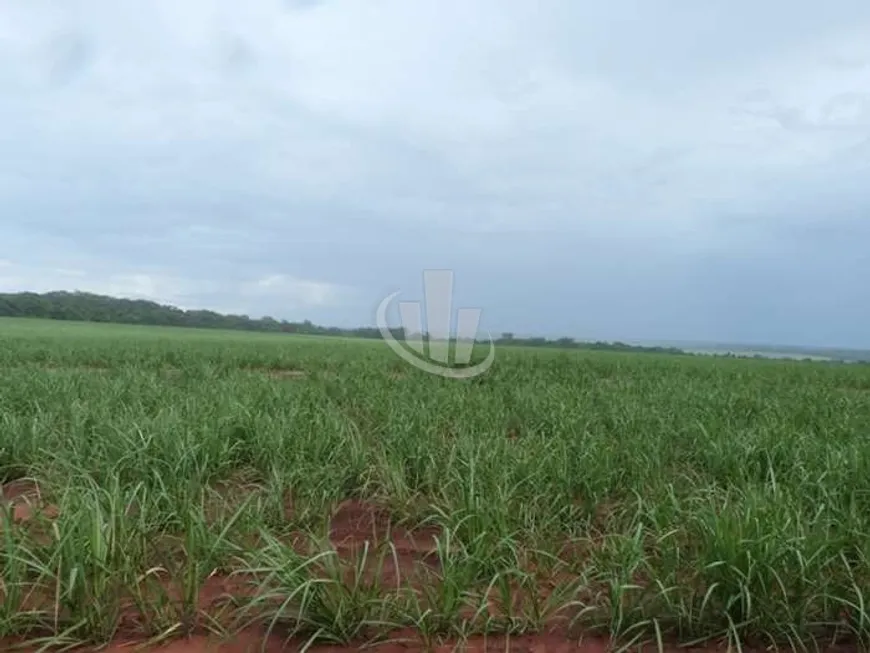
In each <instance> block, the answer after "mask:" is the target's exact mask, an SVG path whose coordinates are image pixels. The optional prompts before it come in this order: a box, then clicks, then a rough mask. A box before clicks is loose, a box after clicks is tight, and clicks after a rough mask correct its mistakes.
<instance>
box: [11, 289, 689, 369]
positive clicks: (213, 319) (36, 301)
mask: <svg viewBox="0 0 870 653" xmlns="http://www.w3.org/2000/svg"><path fill="white" fill-rule="evenodd" d="M0 316H2V317H29V318H43V319H50V320H69V321H77V322H103V323H114V324H140V325H153V326H175V327H192V328H198V329H229V330H236V331H259V332H272V333H297V334H305V335H318V336H342V337H349V338H371V339H375V338H380V337H381V332H380V330H379V329H377V328H375V327H357V328H353V329H343V328H339V327H328V326H321V325H318V324H313V323H312V322H311V321H310V320H303V321H301V322H294V321H289V320H277V319H275V318H272V317H261V318H252V317H249V316H247V315H232V314H230V315H225V314H222V313H217V312H215V311H209V310H184V309H181V308H177V307H175V306H170V305H167V304H158V303H157V302H153V301H148V300H144V299H125V298H119V297H110V296H107V295H98V294H94V293H88V292H81V291H72V292H70V291H63V290H59V291H53V292H47V293H34V292H19V293H0ZM391 331H392V333H393V335H394V336H395V337H396V338H398V339H401V338H403V337H404V330H403V329H401V328H393V329H391ZM422 337H423V339H424V340H425V339H428V336H427V334H425V333H424V334H423V335H422ZM495 343H496V344H497V345H502V346H503V345H513V346H523V347H559V348H566V349H579V348H583V349H600V350H614V351H644V352H655V353H670V354H683V353H685V352H683V351H682V350H680V349H677V348H675V347H645V346H640V345H629V344H626V343H622V342H600V341H599V342H583V341H577V340H574V339H573V338H557V339H548V338H540V337H536V338H521V337H516V336H515V335H514V334H512V333H508V332H506V333H502V334H501V336H500V337H499V338H496V339H495Z"/></svg>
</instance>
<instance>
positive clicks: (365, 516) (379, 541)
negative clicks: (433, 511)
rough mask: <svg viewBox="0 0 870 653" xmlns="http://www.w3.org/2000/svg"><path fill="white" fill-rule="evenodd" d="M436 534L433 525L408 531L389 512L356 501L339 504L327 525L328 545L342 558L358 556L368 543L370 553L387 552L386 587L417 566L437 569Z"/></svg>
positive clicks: (383, 570)
mask: <svg viewBox="0 0 870 653" xmlns="http://www.w3.org/2000/svg"><path fill="white" fill-rule="evenodd" d="M439 533H440V529H439V528H437V527H434V526H426V527H422V528H419V527H418V528H415V529H411V528H407V527H405V526H402V525H397V524H394V523H393V522H392V519H391V516H390V513H389V511H387V510H386V509H384V508H381V507H378V506H376V505H372V504H370V503H366V502H364V501H358V500H350V501H345V502H343V503H341V504H340V505H339V506H338V507H337V509H336V510H335V512H334V513H333V515H332V519H331V520H330V525H329V539H330V542H331V543H332V545H333V546H334V547H335V550H336V552H337V553H338V554H339V555H341V556H342V557H343V558H344V557H356V556H358V555H360V554H361V553H362V551H363V550H364V547H365V546H366V544H367V543H368V546H369V550H370V551H371V550H372V549H374V548H378V549H381V550H384V551H385V552H386V556H385V559H384V566H383V568H382V569H381V574H382V575H383V576H384V578H383V579H382V580H383V581H384V583H386V584H393V583H395V581H396V580H398V579H399V577H400V576H404V577H407V576H408V575H409V574H410V573H412V572H413V571H414V570H415V569H416V567H417V566H418V564H419V563H424V564H426V565H429V566H437V564H438V560H437V556H436V555H435V538H436V537H438V535H439Z"/></svg>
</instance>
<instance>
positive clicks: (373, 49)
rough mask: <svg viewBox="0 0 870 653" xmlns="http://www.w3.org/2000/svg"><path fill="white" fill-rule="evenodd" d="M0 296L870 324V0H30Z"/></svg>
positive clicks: (559, 318)
mask: <svg viewBox="0 0 870 653" xmlns="http://www.w3.org/2000/svg"><path fill="white" fill-rule="evenodd" d="M0 152H2V156H0V198H2V200H3V211H2V218H0V236H2V238H0V291H2V292H17V291H25V290H27V291H37V292H45V291H49V290H61V289H65V290H76V289H78V290H85V291H90V292H98V293H104V294H110V295H115V296H123V297H135V298H145V299H151V300H155V301H159V302H162V303H170V304H173V305H176V306H179V307H182V308H210V309H213V310H217V311H220V312H234V313H244V314H248V315H251V316H262V315H271V316H274V317H276V318H278V319H290V320H303V319H310V320H311V321H313V322H315V323H318V324H327V325H336V326H361V325H373V324H374V323H375V311H376V308H377V305H378V304H379V303H380V301H381V299H383V298H384V297H385V296H387V295H388V294H390V293H393V292H395V291H401V298H402V299H406V300H414V299H421V298H422V292H423V286H422V273H423V271H424V270H426V269H450V270H453V272H454V275H455V277H454V278H455V288H454V290H455V294H454V306H467V307H477V308H480V309H481V311H482V317H481V327H482V328H483V329H485V330H489V331H491V332H493V333H500V332H503V331H511V332H514V333H517V334H523V335H545V336H551V337H558V336H563V335H567V336H572V337H576V338H582V339H603V340H625V341H701V342H709V341H718V342H728V343H750V344H751V343H758V344H784V345H815V346H820V345H821V346H824V345H829V346H841V347H868V348H870V328H868V325H870V301H868V299H870V284H868V282H870V183H868V180H870V3H868V2H866V0H831V1H830V2H828V3H826V4H825V5H824V7H822V6H821V5H820V4H819V3H817V2H810V1H809V0H797V1H795V0H788V1H786V0H767V1H766V2H763V3H758V2H750V1H749V0H727V1H726V0H706V1H705V2H697V0H693V1H689V0H608V2H578V1H577V0H413V1H411V0H282V1H279V0H246V2H243V3H242V2H238V1H237V0H229V1H223V2H221V1H218V0H214V1H212V2H209V1H207V0H184V1H183V2H180V1H179V0H171V1H170V0H151V1H150V2H147V3H144V2H140V1H139V0H90V1H86V0H65V1H64V2H62V3H61V2H57V1H56V0H9V1H8V2H5V3H4V6H3V11H2V12H0Z"/></svg>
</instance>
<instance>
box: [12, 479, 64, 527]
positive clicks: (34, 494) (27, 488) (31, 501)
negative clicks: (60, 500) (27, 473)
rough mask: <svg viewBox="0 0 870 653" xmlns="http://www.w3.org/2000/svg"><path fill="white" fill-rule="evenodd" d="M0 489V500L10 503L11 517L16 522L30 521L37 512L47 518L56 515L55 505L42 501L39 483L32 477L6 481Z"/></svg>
mask: <svg viewBox="0 0 870 653" xmlns="http://www.w3.org/2000/svg"><path fill="white" fill-rule="evenodd" d="M0 490H2V492H0V500H2V502H3V504H11V505H12V518H13V519H14V520H15V521H16V522H26V521H30V520H31V519H32V518H33V517H35V516H36V515H37V514H42V515H44V516H45V517H47V518H49V519H54V518H55V517H57V507H56V506H53V505H51V504H47V503H45V501H43V499H42V493H41V492H40V489H39V485H38V484H37V483H36V481H34V480H32V479H26V478H21V479H16V480H14V481H8V482H6V483H3V484H2V486H0Z"/></svg>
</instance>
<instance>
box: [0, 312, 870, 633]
mask: <svg viewBox="0 0 870 653" xmlns="http://www.w3.org/2000/svg"><path fill="white" fill-rule="evenodd" d="M0 366H2V376H0V474H2V476H3V477H5V484H4V494H5V496H6V497H7V500H6V501H5V502H4V504H3V505H4V512H3V514H2V516H0V538H2V544H0V593H2V594H3V597H2V598H3V601H2V604H0V648H2V646H3V642H7V643H9V644H8V645H9V646H11V645H12V644H11V643H13V642H18V641H22V640H25V639H35V638H42V640H41V641H42V642H43V643H46V644H47V643H52V644H64V645H67V644H73V643H77V642H89V643H102V642H107V641H109V640H111V639H113V638H117V637H120V636H123V637H127V638H130V637H137V638H141V639H148V638H153V639H155V640H158V639H162V638H167V637H179V636H181V635H184V634H188V633H191V632H205V631H214V632H218V633H223V634H226V633H231V632H236V631H241V630H246V629H248V630H249V629H251V628H259V629H261V630H268V629H271V632H273V633H274V636H275V637H280V638H282V639H283V638H287V637H291V636H292V637H293V638H295V641H297V642H306V641H309V640H311V641H324V642H335V643H351V644H354V645H358V644H361V643H364V642H370V641H375V640H377V639H379V638H389V637H393V636H394V634H395V633H396V632H407V631H408V629H409V628H413V630H414V632H415V633H416V636H417V637H418V638H419V639H420V640H421V641H422V642H423V643H424V644H429V643H433V642H436V641H438V640H439V638H449V639H450V640H451V641H463V640H466V639H469V638H471V637H472V636H477V635H480V634H483V633H487V634H490V635H493V636H494V635H496V634H498V633H501V634H505V633H508V634H511V635H512V636H520V635H522V634H524V633H532V632H537V631H543V630H547V629H553V630H555V631H557V632H558V633H560V634H561V635H560V636H563V637H566V638H567V637H580V636H581V635H585V636H586V637H591V636H596V635H601V634H604V633H607V634H610V635H612V636H614V638H615V640H616V641H617V642H618V643H619V644H629V643H635V644H636V643H639V642H641V641H645V642H650V643H651V645H652V646H653V647H657V646H658V647H663V646H665V645H667V644H668V643H673V642H681V643H690V642H700V641H702V640H708V639H714V640H716V639H720V640H727V641H729V642H731V644H732V645H736V644H737V643H738V642H742V644H743V645H747V644H749V645H755V646H766V645H768V644H770V643H771V642H776V643H777V644H779V645H785V646H786V647H787V648H788V647H790V646H794V647H800V646H807V647H810V648H811V647H812V646H813V644H812V643H811V642H821V643H823V644H828V643H830V642H831V641H833V639H835V638H836V639H839V640H841V641H842V642H844V643H845V642H851V643H853V644H857V645H859V646H861V647H862V648H866V646H867V644H868V643H870V608H868V603H867V601H868V599H870V367H865V366H853V365H837V364H828V363H817V362H797V361H787V360H732V359H709V358H705V357H689V356H685V357H683V356H675V355H652V354H617V353H603V352H583V351H559V350H547V349H538V350H531V349H530V350H522V349H512V348H509V347H504V348H501V349H499V350H498V351H497V353H496V360H495V364H494V366H493V368H492V369H491V370H490V371H489V372H487V373H486V374H485V375H483V376H481V377H478V378H475V379H472V380H468V381H459V380H451V379H443V378H439V377H434V376H429V375H426V374H425V373H423V372H419V371H417V370H416V369H414V368H412V367H410V366H408V365H407V364H406V363H405V362H403V361H402V360H400V359H399V358H398V357H396V356H395V355H394V354H393V353H392V352H391V351H389V349H388V348H387V347H386V346H385V345H384V344H383V343H381V342H380V341H361V340H360V341H358V340H350V339H340V338H329V337H320V338H315V337H303V336H287V335H278V334H274V335H273V334H251V333H237V332H233V333H229V332H218V331H206V330H194V329H170V328H157V327H135V326H112V325H89V324H79V323H62V322H48V321H38V320H27V319H22V320H12V319H7V320H0ZM25 501H28V502H31V503H32V505H30V506H28V505H25V503H23V502H25ZM264 641H265V640H264Z"/></svg>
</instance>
